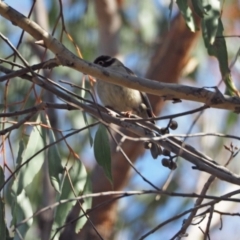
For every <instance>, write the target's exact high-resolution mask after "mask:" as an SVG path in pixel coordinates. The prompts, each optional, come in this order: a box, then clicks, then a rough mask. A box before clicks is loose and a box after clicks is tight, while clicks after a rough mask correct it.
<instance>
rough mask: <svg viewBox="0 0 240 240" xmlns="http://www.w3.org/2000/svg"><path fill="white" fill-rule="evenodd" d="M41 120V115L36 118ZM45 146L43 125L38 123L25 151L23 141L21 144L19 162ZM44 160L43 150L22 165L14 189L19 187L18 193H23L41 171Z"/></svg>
mask: <svg viewBox="0 0 240 240" xmlns="http://www.w3.org/2000/svg"><path fill="white" fill-rule="evenodd" d="M36 121H37V122H40V116H38V117H37V119H36ZM42 148H44V139H43V136H42V127H41V126H40V125H36V126H34V127H33V129H32V131H31V134H30V137H29V140H28V143H27V146H26V149H25V151H24V152H23V149H24V146H23V144H22V143H20V145H19V153H18V162H20V161H21V160H22V162H25V161H26V160H28V159H30V158H32V157H33V156H34V155H35V154H36V153H37V152H38V151H39V150H41V149H42ZM43 162H44V152H43V151H41V152H40V153H38V154H37V155H36V156H34V157H33V158H32V159H31V160H30V161H29V162H28V163H27V164H25V165H24V166H22V168H21V170H20V177H19V180H18V181H15V183H14V186H13V189H16V187H17V193H21V192H22V190H23V189H24V188H26V187H27V186H28V185H29V184H30V183H31V182H32V181H33V178H34V177H35V176H36V174H37V173H38V172H39V171H40V169H41V167H42V165H43Z"/></svg>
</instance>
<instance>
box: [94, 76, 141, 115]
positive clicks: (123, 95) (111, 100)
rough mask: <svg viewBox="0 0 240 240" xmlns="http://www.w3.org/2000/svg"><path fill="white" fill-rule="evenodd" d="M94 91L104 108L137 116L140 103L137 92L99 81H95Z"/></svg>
mask: <svg viewBox="0 0 240 240" xmlns="http://www.w3.org/2000/svg"><path fill="white" fill-rule="evenodd" d="M96 89H97V93H98V96H99V98H100V100H101V101H102V103H103V104H104V105H105V106H108V107H111V108H113V109H115V110H117V111H120V112H124V111H133V113H135V114H138V110H139V107H140V104H141V102H142V97H141V94H140V92H139V91H138V90H134V89H130V88H126V87H122V86H117V85H114V84H111V83H107V82H103V81H101V80H98V81H97V84H96Z"/></svg>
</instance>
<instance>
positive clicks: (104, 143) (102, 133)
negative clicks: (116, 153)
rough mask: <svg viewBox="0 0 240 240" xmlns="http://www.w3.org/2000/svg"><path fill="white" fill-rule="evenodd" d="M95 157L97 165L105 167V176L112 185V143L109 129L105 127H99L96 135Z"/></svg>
mask: <svg viewBox="0 0 240 240" xmlns="http://www.w3.org/2000/svg"><path fill="white" fill-rule="evenodd" d="M94 155H95V158H96V161H97V163H98V164H99V165H100V166H101V167H103V170H104V173H105V175H106V176H107V178H108V179H109V181H110V182H111V183H112V173H111V150H110V142H109V139H108V134H107V129H106V128H105V126H103V125H99V128H98V130H97V132H96V135H95V139H94Z"/></svg>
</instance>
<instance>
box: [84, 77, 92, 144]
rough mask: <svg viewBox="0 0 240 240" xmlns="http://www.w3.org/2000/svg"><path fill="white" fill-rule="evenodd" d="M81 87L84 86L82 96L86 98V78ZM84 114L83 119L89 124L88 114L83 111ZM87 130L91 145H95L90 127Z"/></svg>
mask: <svg viewBox="0 0 240 240" xmlns="http://www.w3.org/2000/svg"><path fill="white" fill-rule="evenodd" d="M81 87H82V90H81V98H82V99H84V98H85V95H86V90H85V89H86V87H85V80H84V81H82V86H81ZM81 102H83V101H81ZM82 115H83V120H84V122H85V124H86V126H88V125H89V124H88V119H87V114H86V112H84V111H82ZM87 131H88V139H89V143H90V146H91V147H92V145H93V138H92V135H91V132H90V129H89V128H88V129H87Z"/></svg>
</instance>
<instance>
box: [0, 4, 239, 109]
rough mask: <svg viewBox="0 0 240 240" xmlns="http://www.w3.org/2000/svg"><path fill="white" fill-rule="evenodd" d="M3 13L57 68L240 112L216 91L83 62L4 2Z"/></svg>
mask: <svg viewBox="0 0 240 240" xmlns="http://www.w3.org/2000/svg"><path fill="white" fill-rule="evenodd" d="M0 14H1V15H2V16H3V17H4V18H6V19H8V20H10V21H11V22H12V23H13V24H14V25H17V26H19V27H20V28H22V29H23V30H25V31H26V32H28V33H29V34H30V35H31V36H32V37H33V38H35V39H36V40H37V43H38V44H40V45H42V46H44V47H46V48H47V49H49V50H50V51H52V52H53V53H54V54H55V55H56V57H57V60H58V65H63V66H68V67H70V68H73V69H75V70H77V71H80V72H82V73H85V74H89V75H92V76H94V77H96V78H100V79H102V80H103V81H107V82H114V83H115V84H117V85H121V86H127V87H129V88H134V89H138V90H140V91H143V92H146V93H150V94H153V95H157V96H161V97H163V98H164V99H167V100H171V99H173V100H175V99H184V100H190V101H195V102H201V103H205V104H206V105H207V106H210V107H213V108H220V109H227V110H232V111H234V112H236V113H239V112H240V99H239V98H238V97H229V96H225V95H222V94H221V93H220V92H219V91H218V90H217V89H216V91H209V90H207V89H206V88H196V87H190V86H185V85H176V84H167V83H160V82H157V81H154V80H149V79H146V78H140V77H133V76H129V75H125V74H120V73H116V72H111V71H107V70H106V69H103V68H101V67H99V66H97V65H95V64H93V63H89V62H87V61H84V60H83V59H80V58H78V57H77V56H76V55H74V54H73V53H72V52H70V51H69V50H68V49H67V48H66V47H65V46H64V45H63V44H62V43H61V42H59V41H58V40H57V39H56V38H54V37H53V36H51V35H50V34H49V33H48V32H46V31H45V30H43V29H42V28H41V27H40V26H39V25H38V24H36V23H35V22H33V21H31V20H30V19H28V18H27V17H25V16H24V15H22V14H20V13H19V12H17V11H16V10H14V9H13V8H11V7H9V6H8V5H7V4H5V3H4V2H0Z"/></svg>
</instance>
